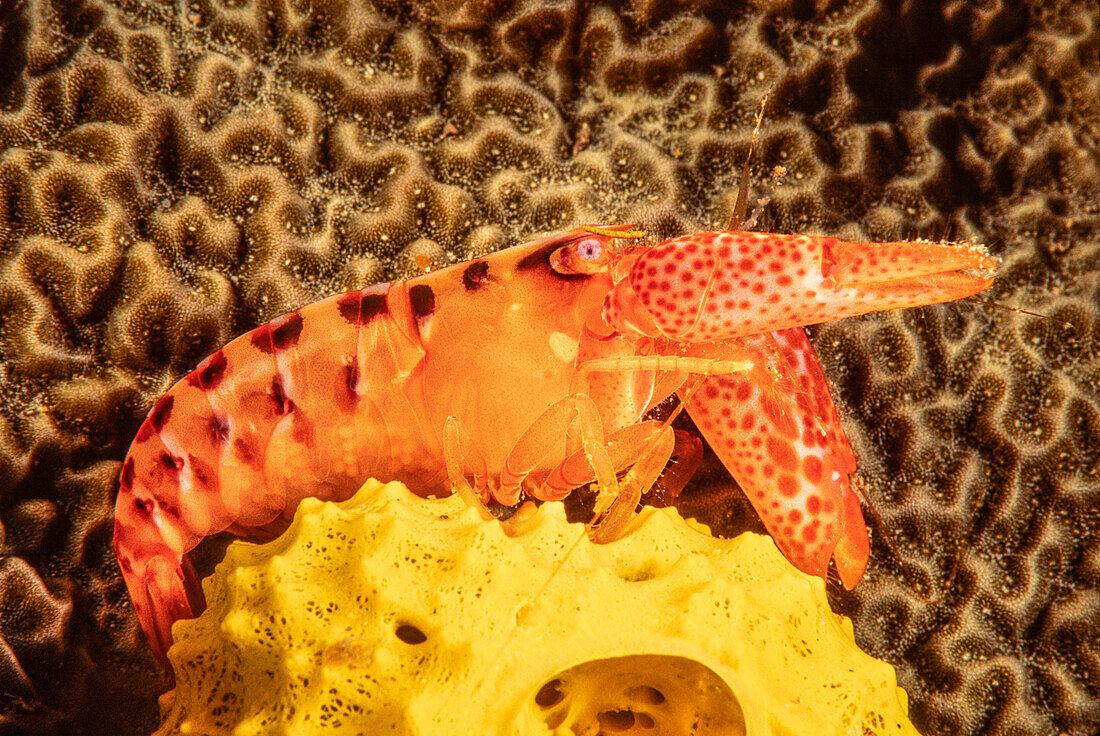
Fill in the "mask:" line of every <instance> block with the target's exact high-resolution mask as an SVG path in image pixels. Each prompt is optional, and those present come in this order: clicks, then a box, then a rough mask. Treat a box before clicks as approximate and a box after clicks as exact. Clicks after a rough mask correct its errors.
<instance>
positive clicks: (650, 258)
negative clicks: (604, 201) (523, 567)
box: [114, 226, 995, 663]
mask: <svg viewBox="0 0 1100 736" xmlns="http://www.w3.org/2000/svg"><path fill="white" fill-rule="evenodd" d="M639 235H641V233H638V232H634V231H633V228H632V227H628V226H607V227H584V228H580V229H576V230H570V231H568V232H563V233H559V234H556V235H553V236H551V237H548V238H543V239H539V240H535V241H532V242H529V243H525V244H523V245H517V246H515V247H512V248H509V249H507V250H504V251H500V252H498V253H495V254H493V255H490V256H488V257H485V258H479V259H476V260H473V261H469V262H466V263H461V264H458V265H455V266H451V267H448V268H444V269H441V270H439V271H436V272H433V273H429V274H425V275H423V276H419V277H416V278H413V279H410V280H408V281H404V282H400V283H394V284H379V285H376V286H371V287H368V288H365V289H363V290H361V291H353V292H349V293H346V294H340V295H337V296H333V297H330V298H328V299H324V300H322V301H320V302H317V303H314V304H311V305H309V306H306V307H303V308H302V309H300V310H298V311H296V312H292V313H290V314H288V315H285V316H282V317H279V318H277V319H275V320H273V321H271V322H270V323H268V324H266V325H263V326H262V327H259V328H257V329H255V330H253V331H252V332H250V333H248V334H246V335H244V336H242V337H239V338H237V339H235V340H233V341H232V342H230V343H229V344H228V345H226V346H225V347H223V348H222V349H221V350H218V351H217V352H215V353H214V354H213V355H211V356H209V357H208V358H206V359H205V360H204V361H203V362H202V363H201V364H200V365H199V366H198V367H197V368H196V369H195V370H194V371H192V372H191V373H190V374H189V375H187V376H186V377H185V378H183V380H181V381H180V382H179V383H177V384H176V385H175V386H174V387H173V388H172V389H171V390H169V391H168V393H167V394H165V395H164V396H163V397H162V398H161V399H160V400H159V401H157V402H156V404H155V405H154V406H153V408H152V410H151V411H150V412H149V416H148V418H147V419H146V420H145V422H144V423H143V424H142V426H141V428H140V431H139V432H138V434H137V437H136V439H135V440H134V443H133V445H132V447H131V448H130V451H129V453H128V455H127V457H126V459H125V461H124V463H123V466H122V471H121V474H120V490H119V495H118V501H117V505H116V508H115V534H114V547H115V552H116V554H117V556H118V560H119V564H120V566H121V568H122V572H123V576H124V578H125V581H126V585H127V587H128V589H129V592H130V595H131V597H132V599H133V602H134V607H135V609H136V611H137V614H138V617H139V619H140V621H141V625H142V627H143V629H144V631H145V633H146V636H147V637H148V639H149V642H150V644H151V646H152V649H153V651H154V653H155V654H156V655H157V657H158V658H159V659H160V660H161V661H162V663H166V658H165V652H166V651H167V648H168V647H169V645H170V644H171V641H172V635H171V625H172V623H173V622H174V621H176V620H178V619H180V618H187V617H192V616H195V615H198V613H199V612H201V610H202V609H203V608H204V606H205V602H204V600H203V596H202V589H201V587H200V586H199V581H198V580H197V579H196V574H195V571H194V569H193V567H192V565H191V563H190V561H189V559H188V554H189V553H190V552H191V551H192V550H194V549H195V547H196V546H197V545H198V544H199V542H200V541H201V540H202V539H204V538H205V537H208V536H210V535H212V534H216V533H218V532H222V531H229V532H231V533H234V534H237V535H244V536H263V535H265V534H266V535H268V536H270V535H271V534H274V533H276V532H278V531H281V530H282V529H283V528H285V526H286V524H287V523H288V520H289V519H290V518H291V517H292V516H293V513H294V510H295V508H296V507H297V505H298V502H299V501H300V500H301V499H303V498H305V497H307V496H315V497H319V498H322V499H328V500H342V499H345V498H347V497H349V496H350V495H351V494H352V493H354V491H355V490H356V489H358V488H359V486H360V485H361V484H362V483H363V481H364V480H366V479H367V478H369V477H372V476H373V477H375V478H378V479H380V480H391V479H398V480H402V481H404V482H405V483H406V484H407V485H408V486H409V487H410V488H412V489H413V490H414V491H416V492H417V493H420V494H423V495H425V496H429V495H440V496H442V495H449V494H450V493H451V492H453V491H458V492H461V493H462V494H463V495H464V496H466V497H467V498H468V499H469V500H470V501H471V503H473V504H475V505H476V506H477V507H479V508H481V509H482V511H483V512H486V513H487V512H488V507H489V504H491V503H496V504H499V505H502V506H504V507H516V506H520V507H522V504H523V502H524V499H535V500H558V499H561V498H564V497H565V496H567V495H568V494H569V493H571V492H572V491H574V490H575V489H577V488H580V487H582V486H586V485H588V484H590V483H592V482H593V481H595V482H596V487H597V488H598V489H599V494H598V496H597V499H596V514H597V515H596V517H595V518H594V520H593V522H592V524H591V528H592V530H593V534H594V536H595V537H596V538H597V539H604V540H608V539H614V538H617V537H618V536H620V535H622V534H623V533H624V531H625V529H626V528H627V526H628V524H629V521H630V519H631V517H632V515H633V513H634V511H635V509H636V507H637V503H638V501H639V498H640V497H641V496H642V495H643V494H645V493H646V492H647V491H649V489H650V488H652V487H653V486H654V485H655V484H657V483H658V482H659V483H660V485H661V487H662V488H663V489H664V490H663V492H664V493H666V494H669V495H671V494H675V493H676V492H677V491H678V490H679V489H680V488H682V487H683V485H684V484H685V483H686V482H687V479H688V477H689V476H690V473H691V472H692V470H693V469H694V467H695V466H697V465H698V460H699V457H700V454H701V452H702V447H701V443H700V441H699V440H698V439H697V438H695V437H692V436H690V435H688V434H687V433H686V432H684V431H682V430H679V429H673V428H672V427H671V426H670V425H669V422H668V421H667V420H656V419H647V418H646V416H647V413H649V412H650V410H651V409H653V408H654V407H656V406H657V405H659V404H661V403H662V402H664V401H666V400H667V399H669V398H670V397H672V396H674V395H675V396H677V397H678V399H679V402H680V406H681V407H682V408H683V409H684V410H686V411H687V412H688V414H689V415H690V416H691V418H692V419H693V420H694V423H695V425H696V426H697V427H698V429H699V431H700V432H701V434H702V436H703V438H705V440H706V441H707V442H708V443H709V445H710V447H711V448H712V449H713V450H714V452H715V453H716V454H717V456H718V457H719V458H720V459H721V461H722V462H723V464H724V465H725V467H726V468H727V469H728V470H729V472H730V473H731V474H732V475H733V477H734V478H735V479H736V480H737V482H738V483H739V485H740V486H741V488H742V489H743V490H744V492H745V493H746V495H747V496H748V498H749V501H751V503H752V505H753V506H754V508H755V509H756V511H757V513H758V514H759V515H760V517H761V519H762V521H763V523H764V525H765V527H766V528H767V530H768V532H769V533H770V534H771V535H772V537H773V538H774V540H775V542H776V544H777V545H778V547H779V548H780V550H781V551H782V552H783V553H784V554H785V555H786V557H787V558H788V559H789V560H790V561H791V562H792V563H793V564H794V565H795V566H796V567H798V568H800V569H801V570H803V571H805V572H807V573H810V574H813V575H818V576H822V577H824V576H826V574H827V573H828V571H829V569H830V564H832V565H833V566H835V569H836V572H837V574H838V576H839V578H840V580H841V581H842V583H843V584H844V585H845V586H846V587H848V588H852V587H854V586H855V585H856V584H857V583H858V581H859V580H860V578H861V576H862V574H863V571H864V568H865V566H866V563H867V558H868V554H869V545H868V535H867V528H866V526H865V524H864V520H863V515H862V512H861V510H860V504H859V500H858V498H857V496H856V494H855V492H854V491H853V490H852V488H851V486H850V476H851V474H852V473H853V472H854V470H855V458H854V455H853V452H852V449H851V447H850V445H849V443H848V441H847V439H846V437H845V436H844V432H843V430H842V428H841V425H840V420H839V417H838V415H837V411H836V409H835V407H834V405H833V402H832V399H831V397H830V395H829V390H828V386H827V384H826V381H825V377H824V375H823V373H822V370H821V367H820V365H819V363H818V360H817V356H816V354H815V353H814V351H813V348H812V347H811V345H810V343H809V341H808V339H807V337H806V335H805V333H804V332H803V330H802V326H803V325H810V324H815V323H819V322H823V321H826V320H834V319H839V318H841V317H847V316H852V315H858V314H863V313H867V312H871V311H879V310H886V309H896V308H901V307H910V306H918V305H925V304H933V303H937V302H944V301H949V300H953V299H958V298H961V297H964V296H968V295H971V294H975V293H977V292H979V291H981V290H983V289H985V288H986V287H987V286H988V285H989V284H990V282H991V280H992V273H993V270H994V268H995V262H994V260H993V259H992V258H991V257H990V255H989V254H988V253H987V252H986V251H985V250H984V249H982V248H980V247H977V246H971V245H961V244H952V243H933V242H926V241H915V242H893V243H851V242H843V241H840V240H836V239H835V238H830V237H811V236H792V235H775V234H765V233H756V232H738V231H724V232H703V233H696V234H693V235H685V236H682V237H676V238H672V239H670V240H666V241H664V242H661V243H658V244H655V245H631V244H630V243H629V241H630V239H631V238H635V237H637V236H639ZM674 455H676V456H678V460H679V462H673V463H671V464H670V463H669V460H670V458H671V457H673V456H674Z"/></svg>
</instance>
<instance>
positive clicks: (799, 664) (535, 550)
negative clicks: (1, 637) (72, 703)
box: [158, 480, 916, 736]
mask: <svg viewBox="0 0 1100 736" xmlns="http://www.w3.org/2000/svg"><path fill="white" fill-rule="evenodd" d="M204 589H205V592H206V596H207V600H208V602H209V608H208V609H207V610H206V612H204V613H203V614H202V615H201V616H200V617H199V618H198V619H194V620H190V621H185V622H181V623H179V624H177V625H176V627H175V629H174V634H175V635H176V644H175V645H174V646H173V647H172V648H171V650H170V651H169V655H168V656H169V659H170V660H171V662H172V666H173V669H174V670H175V672H176V675H177V685H176V689H175V691H174V692H173V693H172V694H171V696H170V704H169V705H168V706H167V714H166V717H165V721H164V723H163V725H162V727H161V729H160V731H158V734H183V733H203V734H210V735H211V736H213V735H215V734H230V733H254V734H261V733H272V734H274V733H286V732H287V729H289V730H291V731H293V732H294V733H301V734H309V733H349V734H357V733H394V734H421V735H422V736H430V735H431V734H455V733H484V734H546V733H549V732H550V731H554V732H555V733H558V732H559V731H557V730H555V729H561V731H560V732H563V733H596V732H597V731H600V732H612V731H613V732H615V733H639V734H641V733H650V734H653V733H659V734H668V735H670V736H671V735H672V734H685V736H686V734H699V735H700V736H701V735H702V734H735V733H745V734H749V735H750V736H762V735H763V734H785V733H810V732H817V733H823V734H829V733H836V734H848V733H863V734H868V735H869V736H870V735H871V734H878V735H885V734H905V733H908V734H913V735H914V736H915V735H916V730H915V729H913V727H912V725H911V724H910V723H909V721H908V719H907V718H906V717H905V707H904V702H905V695H904V692H902V691H900V690H899V689H898V688H897V685H896V681H895V678H894V671H893V669H892V668H891V667H890V666H889V665H887V664H885V663H883V662H879V661H877V660H874V659H872V658H871V657H869V656H868V655H866V654H864V653H863V652H862V651H861V650H860V649H859V648H858V647H856V645H855V643H854V642H853V640H852V634H851V625H850V624H849V623H848V622H847V620H846V619H843V618H842V617H839V616H837V615H836V614H834V613H832V611H831V610H830V609H829V604H828V601H827V600H826V597H825V586H824V584H823V582H822V581H821V580H820V579H819V578H814V577H810V576H807V575H804V574H802V573H800V572H798V571H797V570H795V569H794V568H793V567H792V566H791V565H790V564H789V563H787V562H786V560H784V559H783V556H782V555H781V554H780V553H779V551H778V550H777V549H776V548H775V545H774V543H772V542H771V540H770V539H769V538H767V537H764V536H760V535H755V534H744V535H741V536H739V537H737V538H736V539H734V540H718V539H715V538H713V537H711V536H710V535H709V534H707V533H706V530H703V529H699V528H696V527H694V526H691V525H689V524H687V523H685V522H684V521H683V519H681V518H680V516H679V515H678V514H677V513H676V512H675V511H674V510H672V509H662V510H660V511H658V510H655V509H647V510H646V512H645V513H644V514H643V516H642V518H641V520H640V521H639V524H638V525H637V526H636V527H635V529H634V530H633V531H631V532H630V533H629V534H628V535H627V536H626V537H624V538H623V539H620V540H619V541H617V542H613V543H612V544H608V545H594V544H592V543H591V542H590V541H588V537H587V535H586V534H585V532H584V527H583V526H581V525H579V524H567V523H565V515H564V510H563V509H562V507H561V505H560V504H546V505H544V506H542V507H541V509H540V511H539V513H538V515H537V516H536V518H535V519H534V520H532V522H531V524H530V526H529V527H528V528H526V529H525V530H524V531H523V533H521V534H520V535H519V536H516V537H507V536H505V534H504V532H503V531H502V528H501V526H500V524H498V523H496V522H493V521H490V522H486V521H483V520H482V519H481V518H480V516H479V515H478V513H477V512H476V511H475V510H474V509H472V508H469V507H468V506H467V505H466V504H465V502H463V501H462V500H461V499H460V498H457V497H451V498H449V499H445V500H442V501H432V500H425V499H421V498H417V497H416V496H414V495H413V494H412V493H410V492H409V491H408V489H407V488H405V487H404V486H402V485H401V484H398V483H389V484H386V485H382V484H381V483H379V482H377V481H373V480H372V481H368V482H367V483H366V484H365V485H364V486H363V488H362V489H360V491H359V493H358V494H356V496H354V497H353V498H351V499H350V500H348V501H346V502H344V503H342V504H332V503H324V502H321V501H317V500H315V499H309V500H307V501H305V502H303V503H302V504H301V506H299V507H298V513H297V515H296V516H295V519H294V522H293V523H292V524H291V527H290V528H289V529H288V530H287V532H286V533H285V534H284V535H283V536H281V537H279V538H278V539H277V540H275V541H273V542H270V543H268V544H264V545H259V546H254V545H248V544H242V543H237V544H233V545H231V546H230V548H229V551H228V552H227V554H226V558H225V562H223V563H222V564H220V565H219V566H218V568H217V570H216V572H215V574H214V576H213V577H212V578H208V579H207V580H206V581H205V585H204ZM235 729H237V730H235Z"/></svg>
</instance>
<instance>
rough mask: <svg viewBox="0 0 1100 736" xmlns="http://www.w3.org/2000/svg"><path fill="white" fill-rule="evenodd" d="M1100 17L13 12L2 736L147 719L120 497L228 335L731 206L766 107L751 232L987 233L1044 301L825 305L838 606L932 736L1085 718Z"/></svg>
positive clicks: (210, 0) (1099, 338)
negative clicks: (153, 430)
mask: <svg viewBox="0 0 1100 736" xmlns="http://www.w3.org/2000/svg"><path fill="white" fill-rule="evenodd" d="M1098 25H1100V12H1098V10H1097V8H1096V5H1095V3H1094V2H1089V1H1088V0H1081V1H1080V2H1076V3H1075V2H1061V3H1059V2H1055V3H1049V2H1044V1H1043V0H1031V1H1030V2H1022V3H1014V2H1005V1H1002V0H982V1H981V2H962V1H959V0H953V1H949V2H942V3H936V2H928V1H923V0H850V1H848V2H845V1H844V0H834V1H821V2H812V1H810V0H785V1H784V0H774V1H765V0H762V1H760V2H719V1H714V2H707V1H706V0H700V1H699V2H695V3H693V4H690V5H682V4H680V3H677V2H664V1H662V0H648V1H647V0H638V1H637V2H607V3H599V2H585V1H584V0H576V1H574V2H570V1H568V0H547V1H546V2H530V1H526V2H525V1H524V0H483V1H482V2H467V3H461V2H457V1H455V0H438V1H436V2H425V3H411V2H399V1H397V0H377V1H376V2H374V3H373V4H368V3H367V2H366V0H363V1H362V2H352V1H351V0H346V1H344V2H340V1H334V2H322V1H321V0H251V1H250V0H236V1H235V2H234V1H233V0H225V1H224V2H217V1H215V0H177V1H176V2H170V1H168V0H144V1H143V0H117V1H116V2H106V1H105V0H74V1H73V2H68V1H66V0H54V1H53V2H50V1H49V0H17V1H15V2H11V1H10V0H9V1H8V2H5V3H3V4H0V521H2V525H3V526H2V533H0V544H2V547H0V730H2V731H3V732H5V733H35V734H46V733H85V734H99V733H111V734H129V733H143V732H148V731H150V730H152V728H153V727H154V726H155V722H156V696H157V694H158V693H159V692H160V691H161V690H162V689H163V688H164V687H165V686H166V682H165V680H164V679H163V677H162V676H161V675H160V674H159V672H158V670H157V668H156V666H155V665H154V663H153V662H152V660H151V657H150V656H149V655H148V654H147V650H146V648H145V645H144V642H143V640H142V638H141V634H140V630H139V628H138V627H137V624H136V620H135V618H134V616H133V613H132V610H131V608H130V606H129V602H128V599H127V597H126V593H125V588H124V585H123V583H122V581H121V578H120V575H119V573H118V570H117V569H116V565H115V561H114V557H113V554H112V552H111V550H110V538H111V525H112V505H113V496H114V494H115V492H116V483H117V474H118V469H119V465H120V461H121V459H122V457H123V456H124V454H125V452H126V449H127V447H128V445H129V442H130V440H131V439H132V437H133V435H134V433H135V431H136V429H137V426H138V424H139V423H140V421H141V419H142V418H143V417H144V414H145V412H146V411H147V410H148V408H149V406H150V405H151V403H152V402H153V400H154V399H155V398H156V397H157V396H158V395H159V394H160V393H161V392H163V391H164V390H165V389H167V388H168V387H169V386H170V385H171V384H172V383H173V382H174V381H175V380H177V379H178V378H179V377H180V376H181V375H182V374H183V373H185V372H186V371H187V370H189V369H190V368H191V367H193V366H194V365H195V364H196V363H197V362H198V361H199V360H200V359H201V358H202V357H203V356H205V355H206V354H207V353H209V352H211V351H213V350H214V349H216V348H217V347H218V346H219V345H221V344H222V343H224V342H226V341H227V340H228V339H229V338H231V337H232V336H234V335H236V334H238V333H241V332H243V331H246V330H248V329H250V328H251V327H254V326H256V325H257V324H259V323H261V322H263V321H265V320H267V319H269V318H271V317H274V316H276V315H278V314H280V313H282V312H285V311H288V310H290V309H293V308H295V307H297V306H300V305H302V304H305V303H308V302H310V301H313V300H315V299H318V298H320V297H322V296H325V295H327V294H331V293H335V292H338V291H342V290H346V289H349V288H353V287H357V286H361V285H364V284H366V283H370V282H373V281H378V280H387V279H394V278H401V277H404V276H407V275H410V274H412V273H415V272H417V271H418V269H419V268H421V267H422V265H423V264H425V263H432V264H434V265H443V264H446V263H450V262H454V261H456V260H461V259H464V258H466V257H469V256H471V255H474V254H481V253H485V252H487V251H490V250H493V249H495V248H498V247H502V246H504V245H507V244H509V243H512V242H516V241H518V240H521V239H523V238H525V237H526V236H528V235H530V234H532V233H534V232H536V231H545V230H553V229H558V228H562V227H566V226H572V225H575V224H582V223H593V222H606V221H609V220H616V221H620V222H622V221H637V222H641V223H643V224H644V225H645V226H646V227H647V228H648V229H650V230H651V231H653V232H655V233H657V234H662V235H667V234H676V233H680V232H687V231H692V230H696V229H701V228H707V227H715V226H718V225H721V224H722V223H724V222H725V221H726V220H727V219H728V218H729V215H730V212H731V210H732V205H733V200H734V197H735V191H736V186H737V183H738V181H739V175H740V168H741V164H742V162H743V160H744V158H745V156H746V154H747V152H748V146H749V141H750V138H751V131H752V126H753V119H754V115H755V113H756V111H757V109H758V108H759V107H760V104H761V101H762V100H763V99H764V98H765V97H766V98H767V106H766V111H765V115H764V121H763V125H762V127H761V130H760V136H759V140H758V143H757V147H756V150H755V153H754V164H753V173H754V191H755V193H756V194H755V196H761V195H762V193H763V192H765V191H766V190H767V189H769V187H771V186H772V184H769V181H770V179H771V177H770V174H769V172H771V171H772V170H773V168H774V167H775V166H777V165H782V166H784V167H785V168H786V171H787V173H786V175H785V176H784V177H782V178H781V179H779V180H778V181H775V182H774V194H773V196H772V201H771V203H770V204H769V205H768V207H767V209H766V210H765V215H764V223H763V225H764V227H765V228H766V229H769V230H774V231H778V232H808V233H828V234H834V235H840V236H846V237H849V238H859V239H871V240H885V239H899V238H906V237H913V236H924V237H932V238H939V237H950V238H955V239H972V240H975V241H978V242H982V243H987V244H989V245H990V247H991V248H992V250H993V251H994V252H996V253H997V254H998V255H999V256H1001V257H1002V258H1003V259H1004V266H1003V269H1002V271H1001V273H1000V274H999V276H998V278H997V281H996V282H995V284H994V287H993V288H992V289H991V291H990V292H989V294H988V297H989V298H991V299H993V300H996V301H998V302H1000V303H1002V304H1007V305H1011V306H1019V307H1024V308H1027V309H1031V310H1037V311H1039V312H1042V313H1044V314H1046V315H1049V316H1050V317H1052V318H1053V319H1044V318H1038V317H1031V316H1026V315H1018V314H1014V313H1012V312H1009V311H1005V310H1001V309H997V308H993V307H987V306H983V305H978V304H973V303H962V304H951V305H945V306H940V307H929V308H923V309H917V310H909V311H906V312H902V313H891V314H884V315H874V316H868V317H864V318H860V319H853V320H847V321H845V322H842V323H835V324H829V325H826V326H822V327H819V328H815V329H814V330H812V333H813V337H814V341H815V344H816V346H817V347H818V350H819V352H820V354H821V358H822V361H823V363H824V365H825V368H826V372H827V374H828V375H829V377H830V379H831V380H832V381H833V382H834V384H835V387H836V397H837V400H838V403H839V404H840V405H841V410H842V413H843V414H844V416H845V421H846V428H847V430H848V432H849V434H850V436H851V438H852V440H853V443H854V444H855V446H856V452H857V456H858V457H859V459H860V462H861V475H862V478H863V481H864V483H863V485H864V489H865V492H866V495H867V497H868V498H869V499H870V501H871V502H872V503H873V505H874V507H875V508H876V509H877V510H878V513H879V514H880V515H881V520H882V523H881V524H878V523H875V524H873V526H874V527H875V529H874V532H875V545H874V550H873V559H872V564H871V567H870V569H869V571H868V575H867V578H866V580H865V582H864V583H863V585H862V586H861V587H860V588H859V590H858V591H857V592H856V593H855V594H852V595H846V594H838V598H837V604H838V605H839V606H841V607H842V608H843V609H844V610H846V611H847V612H848V613H850V614H851V615H852V616H853V617H854V621H855V626H856V635H857V638H858V640H859V641H860V643H861V644H862V645H863V646H864V647H865V648H866V649H867V650H868V651H869V652H871V653H872V654H875V655H877V656H880V657H883V658H885V659H887V660H889V661H891V662H892V663H894V664H895V665H896V666H897V667H898V670H899V679H900V681H901V683H902V685H903V686H905V687H906V688H907V690H908V691H909V693H910V696H911V704H912V715H913V719H914V721H915V722H916V724H917V725H918V727H919V728H920V729H921V730H922V732H924V733H927V734H956V733H957V734H1058V733H1064V734H1073V735H1075V736H1076V735H1080V736H1085V735H1086V734H1094V733H1096V732H1097V731H1098V730H1100V643H1098V640H1100V592H1098V582H1100V581H1098V578H1100V389H1098V386H1100V356H1098V348H1100V319H1098V304H1100V280H1098V276H1100V216H1098V212H1097V211H1098V207H1100V156H1098V137H1100V62H1098V59H1097V55H1098V49H1100V28H1098ZM728 486H729V481H728V480H722V474H721V473H718V472H713V471H712V472H710V473H704V474H703V475H702V480H701V481H700V486H699V487H697V488H696V489H695V490H693V491H692V493H695V494H697V495H702V496H707V494H711V495H713V493H714V492H715V491H716V490H722V489H724V488H728ZM712 521H716V523H718V522H722V520H721V519H713V518H712Z"/></svg>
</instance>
